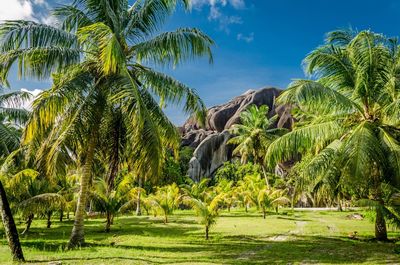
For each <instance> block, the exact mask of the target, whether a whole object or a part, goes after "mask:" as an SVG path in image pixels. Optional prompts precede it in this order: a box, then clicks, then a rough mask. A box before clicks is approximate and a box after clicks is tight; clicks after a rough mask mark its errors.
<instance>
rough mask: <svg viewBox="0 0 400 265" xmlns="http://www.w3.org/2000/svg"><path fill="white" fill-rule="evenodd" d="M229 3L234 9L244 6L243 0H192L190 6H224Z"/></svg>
mask: <svg viewBox="0 0 400 265" xmlns="http://www.w3.org/2000/svg"><path fill="white" fill-rule="evenodd" d="M228 4H229V5H231V6H232V7H233V8H235V9H241V8H244V7H245V6H246V4H245V1H244V0H192V6H193V7H194V8H201V7H203V6H206V5H209V6H218V5H220V6H226V5H228Z"/></svg>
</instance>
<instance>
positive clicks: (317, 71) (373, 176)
mask: <svg viewBox="0 0 400 265" xmlns="http://www.w3.org/2000/svg"><path fill="white" fill-rule="evenodd" d="M399 56H400V50H399V48H398V46H397V42H396V41H395V40H393V39H388V38H386V37H385V36H383V35H381V34H376V33H373V32H370V31H362V32H360V33H357V34H356V33H354V32H349V31H336V32H332V33H329V34H328V37H327V41H326V44H325V45H323V46H321V47H319V48H318V49H316V50H315V51H313V52H311V53H310V54H309V55H308V56H307V57H306V59H305V61H304V63H305V67H306V68H305V69H306V72H307V73H308V74H310V75H312V76H313V77H315V79H316V80H315V81H314V80H298V81H294V82H293V83H292V84H291V85H290V86H289V88H288V89H287V90H286V91H285V92H284V93H283V94H282V95H281V96H280V98H279V102H280V103H285V104H293V106H295V109H296V113H297V114H296V117H297V118H298V119H299V123H298V126H297V127H296V128H295V129H294V130H293V131H292V132H290V133H288V134H286V135H284V136H282V137H281V138H279V139H277V140H276V141H274V143H272V144H271V145H270V147H269V149H268V152H267V155H266V159H267V161H269V164H270V166H274V165H275V164H276V163H277V162H279V161H285V160H290V159H292V158H294V157H296V156H297V155H298V154H299V153H300V154H305V153H307V152H309V153H311V154H312V156H314V157H315V159H313V161H314V163H311V165H310V166H312V168H313V171H314V173H315V174H314V176H317V175H318V174H324V173H327V172H328V171H329V170H330V168H331V165H334V164H335V162H334V161H336V160H337V159H340V163H339V164H340V165H341V167H340V171H341V178H343V180H342V181H343V183H346V184H347V185H349V186H351V187H353V189H354V190H355V191H356V194H358V195H360V196H364V197H368V198H369V199H372V200H374V201H375V202H376V205H377V207H375V209H376V218H375V219H376V221H375V236H376V238H377V239H378V240H387V232H386V222H385V211H384V210H383V209H384V204H385V202H384V200H383V193H382V185H383V184H385V183H388V184H392V185H395V186H396V181H397V180H398V179H399V177H400V144H399V140H400V137H399V135H400V129H399V125H400V124H399V121H400V119H399V118H400V86H399V84H400V83H399V81H400V80H399V78H398V76H399V72H400V68H399V64H398V61H399V58H400V57H399ZM334 142H336V143H337V144H335V146H333V143H334ZM317 173H318V174H317ZM387 217H390V216H388V215H387Z"/></svg>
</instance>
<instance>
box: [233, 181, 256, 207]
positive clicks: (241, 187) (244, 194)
mask: <svg viewBox="0 0 400 265" xmlns="http://www.w3.org/2000/svg"><path fill="white" fill-rule="evenodd" d="M237 184H238V185H237V187H235V190H234V193H235V198H236V201H237V202H238V203H239V204H240V205H241V206H242V207H243V208H244V210H245V211H246V213H247V212H248V208H249V206H251V204H252V203H251V202H252V201H251V194H250V191H249V190H248V189H247V185H246V183H245V182H244V181H243V180H240V181H238V183H237Z"/></svg>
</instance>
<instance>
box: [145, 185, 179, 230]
mask: <svg viewBox="0 0 400 265" xmlns="http://www.w3.org/2000/svg"><path fill="white" fill-rule="evenodd" d="M180 200H181V196H180V193H179V187H178V186H177V185H176V184H175V183H173V184H171V185H167V186H164V187H161V188H158V189H157V191H156V193H155V194H154V196H152V199H151V203H152V205H153V207H154V209H155V210H156V211H161V213H162V215H163V216H164V223H165V224H166V223H168V216H169V215H171V214H172V213H173V212H174V210H175V209H176V208H178V206H179V202H180Z"/></svg>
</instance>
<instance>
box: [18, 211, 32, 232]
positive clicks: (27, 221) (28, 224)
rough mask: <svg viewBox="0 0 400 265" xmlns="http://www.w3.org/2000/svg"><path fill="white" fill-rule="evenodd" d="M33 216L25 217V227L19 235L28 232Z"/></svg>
mask: <svg viewBox="0 0 400 265" xmlns="http://www.w3.org/2000/svg"><path fill="white" fill-rule="evenodd" d="M34 216H35V215H34V214H30V215H28V218H27V219H26V222H25V224H26V227H25V229H24V231H23V232H22V233H21V235H24V234H26V233H28V232H29V229H30V228H31V224H32V221H33V217H34Z"/></svg>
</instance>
